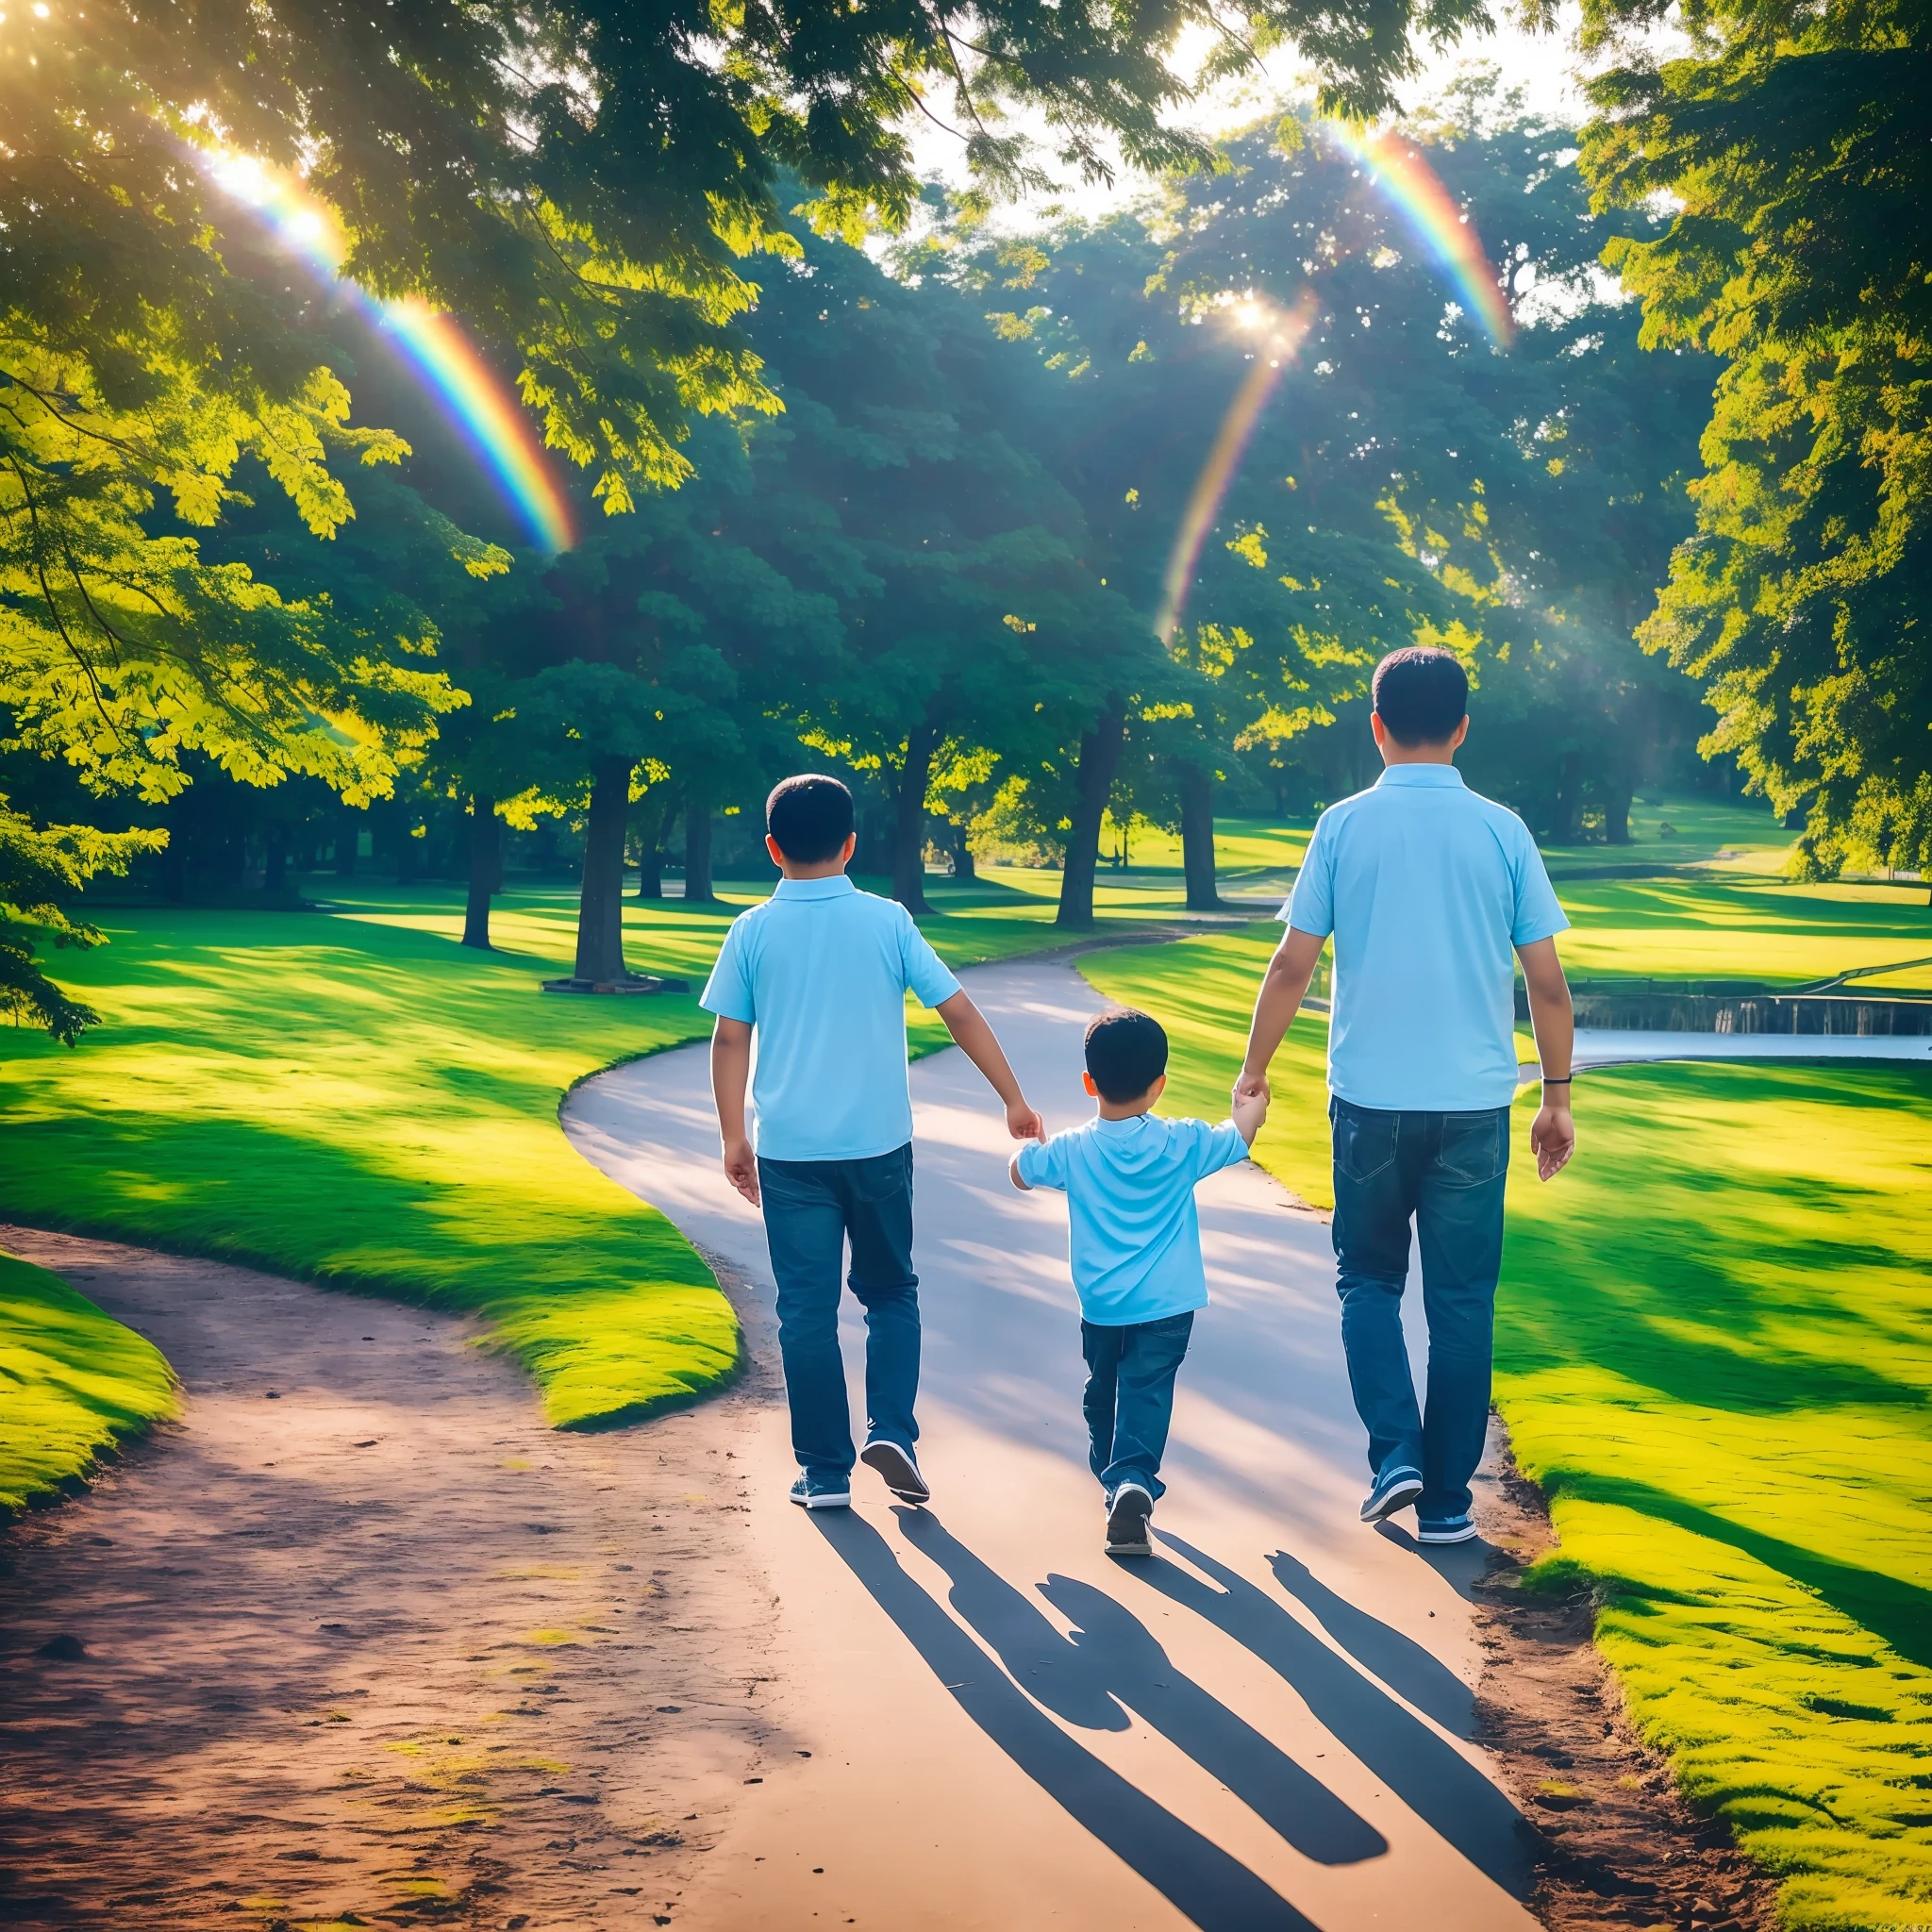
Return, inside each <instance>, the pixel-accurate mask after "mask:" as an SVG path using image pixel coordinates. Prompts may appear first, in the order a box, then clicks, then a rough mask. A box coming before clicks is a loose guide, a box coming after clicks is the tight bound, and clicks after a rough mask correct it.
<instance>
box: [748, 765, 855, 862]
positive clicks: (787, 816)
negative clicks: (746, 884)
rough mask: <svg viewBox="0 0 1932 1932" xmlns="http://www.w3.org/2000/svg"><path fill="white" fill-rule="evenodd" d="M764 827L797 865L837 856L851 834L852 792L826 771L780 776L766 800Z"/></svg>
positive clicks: (780, 849) (782, 850)
mask: <svg viewBox="0 0 1932 1932" xmlns="http://www.w3.org/2000/svg"><path fill="white" fill-rule="evenodd" d="M765 830H766V831H768V832H769V833H771V835H772V837H773V838H774V839H775V840H777V841H778V850H779V851H780V852H782V853H783V854H784V855H785V857H786V858H789V859H791V862H792V863H793V864H794V865H818V864H820V863H821V862H823V861H824V860H825V859H827V858H838V856H839V848H840V847H841V845H842V844H844V842H845V841H846V840H847V839H849V838H850V837H851V836H852V794H851V792H849V791H846V789H845V788H844V786H842V785H841V784H840V782H839V781H838V779H836V778H828V777H826V776H825V774H824V773H823V772H800V773H798V774H796V775H795V776H793V777H791V778H781V779H779V781H778V782H777V784H775V785H774V786H773V787H772V795H771V796H770V797H769V798H768V799H766V800H765Z"/></svg>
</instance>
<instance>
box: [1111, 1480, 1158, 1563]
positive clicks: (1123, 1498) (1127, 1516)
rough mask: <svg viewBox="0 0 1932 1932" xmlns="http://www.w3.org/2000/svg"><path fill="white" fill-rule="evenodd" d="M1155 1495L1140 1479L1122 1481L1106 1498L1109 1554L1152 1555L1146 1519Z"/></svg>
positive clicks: (1118, 1555) (1116, 1555) (1151, 1511)
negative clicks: (1142, 1485)
mask: <svg viewBox="0 0 1932 1932" xmlns="http://www.w3.org/2000/svg"><path fill="white" fill-rule="evenodd" d="M1153 1514H1154V1498H1153V1497H1152V1496H1150V1495H1149V1494H1148V1493H1147V1491H1145V1490H1143V1489H1142V1488H1141V1485H1140V1484H1139V1483H1123V1484H1122V1485H1121V1486H1120V1488H1119V1489H1117V1490H1116V1491H1114V1492H1113V1494H1112V1495H1111V1496H1109V1497H1108V1502H1107V1554H1108V1556H1109V1557H1151V1556H1152V1555H1153V1554H1154V1545H1153V1543H1152V1542H1151V1541H1149V1539H1148V1536H1147V1519H1148V1518H1149V1517H1150V1516H1152V1515H1153Z"/></svg>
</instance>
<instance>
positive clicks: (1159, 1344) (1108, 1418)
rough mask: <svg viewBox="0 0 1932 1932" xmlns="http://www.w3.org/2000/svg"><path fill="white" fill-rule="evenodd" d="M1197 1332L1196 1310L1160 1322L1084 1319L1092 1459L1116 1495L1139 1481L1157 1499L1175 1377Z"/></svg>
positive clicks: (1085, 1404) (1082, 1347)
mask: <svg viewBox="0 0 1932 1932" xmlns="http://www.w3.org/2000/svg"><path fill="white" fill-rule="evenodd" d="M1193 1332H1194V1316H1193V1311H1192V1310H1191V1309H1190V1310H1189V1312H1188V1313H1186V1314H1185V1315H1169V1316H1167V1317H1166V1318H1165V1319H1164V1320H1162V1321H1158V1322H1128V1323H1125V1324H1123V1325H1121V1326H1119V1327H1105V1328H1104V1327H1102V1326H1101V1325H1100V1324H1098V1323H1095V1322H1082V1323H1081V1324H1080V1353H1081V1354H1082V1355H1084V1356H1085V1357H1087V1393H1086V1395H1085V1397H1084V1398H1083V1400H1082V1405H1081V1406H1082V1407H1084V1408H1085V1409H1086V1411H1087V1436H1088V1453H1087V1459H1088V1461H1089V1462H1090V1463H1091V1465H1092V1469H1093V1474H1095V1475H1097V1476H1098V1477H1099V1478H1100V1480H1101V1484H1102V1486H1103V1487H1104V1488H1105V1489H1106V1491H1107V1492H1108V1495H1109V1496H1110V1495H1112V1494H1113V1492H1114V1489H1115V1487H1116V1485H1118V1484H1120V1483H1139V1484H1140V1485H1141V1488H1142V1489H1143V1490H1145V1491H1147V1493H1148V1494H1149V1495H1150V1496H1152V1497H1153V1498H1154V1499H1155V1500H1156V1501H1157V1502H1158V1500H1159V1499H1160V1496H1161V1493H1162V1491H1164V1490H1165V1488H1166V1485H1165V1484H1164V1483H1163V1482H1162V1481H1161V1480H1160V1457H1161V1454H1162V1452H1163V1451H1164V1450H1165V1449H1166V1448H1167V1431H1168V1425H1169V1424H1171V1423H1172V1422H1173V1421H1174V1372H1175V1371H1176V1370H1177V1369H1178V1368H1179V1367H1180V1365H1181V1357H1183V1356H1184V1355H1186V1354H1187V1352H1188V1338H1189V1337H1190V1336H1191V1334H1192V1333H1193Z"/></svg>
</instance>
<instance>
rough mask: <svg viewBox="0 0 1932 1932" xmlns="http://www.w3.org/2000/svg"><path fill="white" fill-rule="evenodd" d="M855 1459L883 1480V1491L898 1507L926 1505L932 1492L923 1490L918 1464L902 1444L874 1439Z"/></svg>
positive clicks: (922, 1477) (886, 1438)
mask: <svg viewBox="0 0 1932 1932" xmlns="http://www.w3.org/2000/svg"><path fill="white" fill-rule="evenodd" d="M858 1459H859V1461H861V1462H862V1463H864V1464H865V1466H866V1467H867V1468H868V1469H875V1470H877V1471H878V1473H879V1474H880V1475H882V1476H883V1477H884V1478H885V1483H886V1487H887V1489H889V1490H891V1492H892V1493H893V1495H895V1496H897V1497H898V1499H899V1500H900V1502H902V1503H929V1502H930V1501H931V1500H932V1491H930V1490H929V1489H927V1488H926V1486H925V1478H924V1476H923V1475H921V1474H920V1473H919V1463H918V1460H917V1458H916V1457H914V1456H913V1454H912V1452H911V1450H909V1449H908V1448H907V1446H906V1445H905V1443H903V1442H894V1441H891V1439H890V1438H888V1437H885V1436H874V1437H873V1438H872V1439H871V1441H868V1442H867V1443H866V1445H865V1447H864V1448H863V1449H861V1450H860V1451H859V1452H858Z"/></svg>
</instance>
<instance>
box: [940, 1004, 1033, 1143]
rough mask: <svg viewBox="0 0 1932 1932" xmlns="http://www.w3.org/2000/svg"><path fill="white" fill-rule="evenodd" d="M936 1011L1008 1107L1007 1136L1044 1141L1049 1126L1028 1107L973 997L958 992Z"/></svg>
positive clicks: (960, 1047) (962, 1049)
mask: <svg viewBox="0 0 1932 1932" xmlns="http://www.w3.org/2000/svg"><path fill="white" fill-rule="evenodd" d="M934 1010H935V1011H936V1012H937V1013H938V1014H939V1016H940V1018H941V1020H943V1021H944V1022H945V1023H946V1031H947V1032H948V1033H950V1034H951V1035H952V1036H953V1039H954V1041H955V1043H956V1044H957V1045H958V1049H959V1051H960V1052H961V1053H963V1054H964V1055H965V1056H966V1058H968V1059H969V1060H971V1061H972V1062H973V1064H974V1066H975V1067H977V1068H978V1069H979V1071H980V1072H981V1073H982V1074H985V1075H986V1078H987V1084H988V1085H989V1086H990V1087H991V1089H992V1091H994V1092H995V1093H997V1094H998V1095H999V1097H1000V1098H1001V1100H1002V1101H1004V1102H1005V1103H1006V1108H1007V1132H1008V1133H1009V1134H1010V1135H1012V1137H1013V1139H1014V1140H1016V1141H1043V1140H1045V1139H1046V1123H1045V1122H1044V1121H1042V1120H1041V1118H1040V1114H1039V1111H1038V1109H1037V1108H1032V1107H1029V1106H1028V1105H1027V1102H1026V1096H1025V1094H1024V1093H1023V1092H1021V1091H1020V1083H1019V1081H1018V1080H1017V1079H1015V1078H1014V1077H1013V1070H1012V1068H1011V1067H1010V1066H1008V1064H1007V1056H1006V1053H1005V1051H1004V1050H1003V1049H1002V1048H1001V1046H1000V1043H999V1041H998V1040H997V1038H995V1036H994V1034H993V1030H992V1028H991V1026H990V1025H988V1024H987V1020H986V1015H985V1014H984V1013H982V1012H981V1011H980V1010H979V1008H977V1007H975V1006H974V1004H973V1001H972V998H971V996H970V995H968V994H966V993H963V992H956V993H955V994H954V995H953V996H952V998H951V999H949V1000H941V1002H940V1004H939V1006H938V1007H937V1008H935V1009H934Z"/></svg>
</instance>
